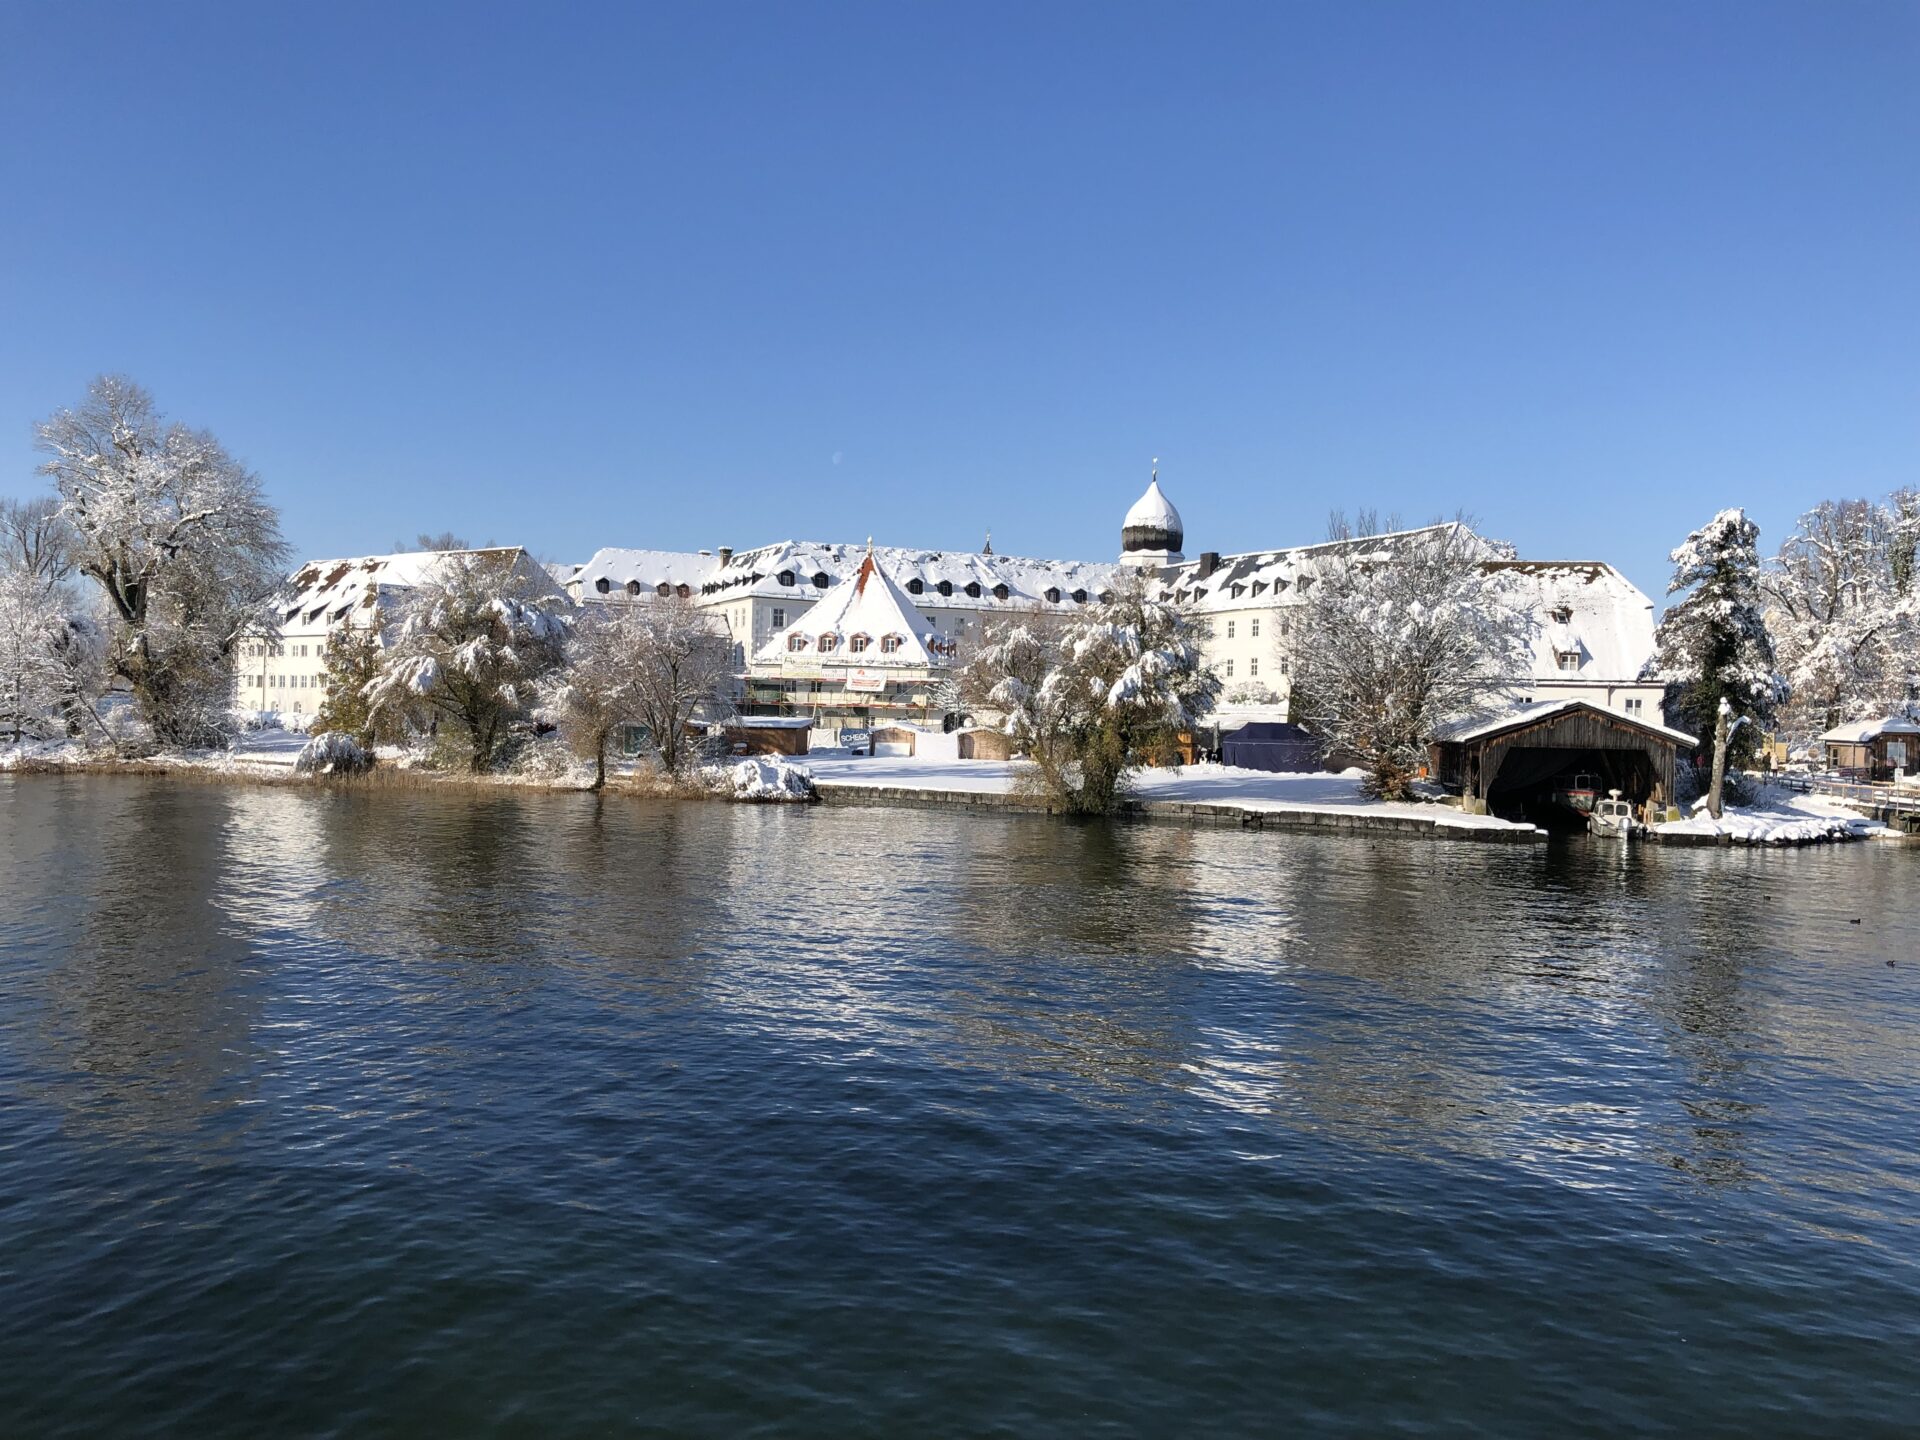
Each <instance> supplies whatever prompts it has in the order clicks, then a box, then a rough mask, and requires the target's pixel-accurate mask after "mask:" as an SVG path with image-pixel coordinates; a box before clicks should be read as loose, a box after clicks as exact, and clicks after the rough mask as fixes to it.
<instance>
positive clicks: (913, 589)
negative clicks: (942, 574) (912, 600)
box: [907, 575, 927, 595]
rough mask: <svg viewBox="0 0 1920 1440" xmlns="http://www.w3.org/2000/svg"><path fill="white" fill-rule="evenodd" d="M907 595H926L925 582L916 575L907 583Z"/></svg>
mask: <svg viewBox="0 0 1920 1440" xmlns="http://www.w3.org/2000/svg"><path fill="white" fill-rule="evenodd" d="M907 593H908V594H909V595H924V594H926V593H927V582H926V581H924V580H922V579H921V578H920V577H919V576H917V575H916V576H915V577H914V578H913V579H911V580H909V581H907Z"/></svg>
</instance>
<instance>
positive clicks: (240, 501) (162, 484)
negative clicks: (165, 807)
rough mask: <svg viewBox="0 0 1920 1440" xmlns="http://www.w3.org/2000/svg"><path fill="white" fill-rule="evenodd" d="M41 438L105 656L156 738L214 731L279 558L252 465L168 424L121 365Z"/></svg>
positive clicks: (281, 552) (214, 736)
mask: <svg viewBox="0 0 1920 1440" xmlns="http://www.w3.org/2000/svg"><path fill="white" fill-rule="evenodd" d="M37 437H38V441H37V443H38V446H39V448H40V450H41V451H43V452H44V453H45V454H46V455H47V457H48V458H47V460H46V462H45V463H44V464H43V465H42V466H41V467H40V468H41V473H43V474H45V475H48V476H50V477H51V478H52V480H53V483H54V486H55V488H56V489H57V490H58V492H59V494H60V498H61V501H62V505H61V511H60V513H61V516H62V517H63V519H64V520H65V522H66V523H67V525H68V526H69V527H70V528H71V531H72V536H73V563H74V568H75V569H76V570H77V571H78V572H79V573H80V574H82V575H86V576H88V577H90V578H91V579H93V580H94V581H95V582H97V583H98V585H99V587H100V590H101V592H102V594H103V595H104V596H105V597H106V603H107V606H108V610H109V614H110V617H111V621H112V632H111V635H110V646H109V655H110V663H111V665H112V667H113V669H114V670H115V671H116V672H117V673H118V674H119V675H120V676H121V677H122V678H123V679H125V681H126V682H127V685H128V686H129V688H130V689H131V690H132V692H133V697H134V700H135V702H136V704H137V706H138V707H139V711H140V714H141V716H142V718H143V719H145V720H146V721H147V723H148V724H149V725H150V726H151V727H152V729H153V731H154V734H155V736H156V738H158V739H159V740H161V741H162V742H164V743H171V744H206V743H210V742H213V741H216V740H218V739H220V738H222V737H223V736H224V734H225V730H226V727H227V724H228V714H227V711H228V703H229V699H230V695H231V689H232V665H231V663H230V657H231V655H232V651H233V647H234V645H235V644H236V643H237V641H238V639H239V637H240V635H241V634H242V632H244V631H246V630H248V629H249V628H254V629H258V628H260V627H261V626H262V625H263V624H264V623H265V621H264V602H265V601H266V599H267V597H268V596H270V595H271V594H272V592H273V591H274V589H275V587H276V586H277V585H278V583H279V581H280V578H281V567H282V565H283V563H284V561H285V558H286V546H285V545H284V544H283V543H282V541H281V538H280V522H279V517H278V515H277V514H276V512H275V511H274V509H273V507H272V506H271V505H269V504H268V503H267V501H266V498H265V495H264V493H263V491H262V490H261V486H260V480H259V477H258V476H256V475H255V474H253V472H252V471H250V470H248V469H247V468H246V467H245V466H243V465H241V464H240V463H239V462H238V461H236V460H235V459H233V457H232V456H230V455H229V454H227V452H226V450H225V449H224V448H222V446H221V445H220V442H219V441H218V440H216V439H215V438H214V437H213V436H212V435H210V434H209V433H207V432H206V431H204V430H190V429H188V428H187V427H186V426H184V425H177V424H175V425H168V424H164V423H163V422H162V419H161V416H160V414H159V412H158V411H156V410H155V409H154V405H153V400H152V397H150V396H149V395H148V394H147V392H146V391H145V390H142V389H141V388H140V387H139V386H138V385H135V384H134V383H133V382H132V381H130V380H126V379H123V378H121V377H118V376H106V377H103V378H101V379H99V380H96V381H94V383H93V385H92V387H91V388H90V389H89V390H88V393H87V398H86V400H85V401H84V402H83V403H82V404H81V405H80V406H79V407H78V408H77V409H73V410H63V411H61V412H59V413H58V414H57V415H55V416H53V417H52V418H51V419H50V420H48V421H46V422H45V423H44V424H42V425H41V426H39V428H38V431H37Z"/></svg>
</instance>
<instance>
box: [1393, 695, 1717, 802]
mask: <svg viewBox="0 0 1920 1440" xmlns="http://www.w3.org/2000/svg"><path fill="white" fill-rule="evenodd" d="M1694 743H1695V742H1694V739H1693V737H1692V736H1691V735H1687V734H1683V733H1682V732H1681V731H1678V730H1670V729H1668V728H1667V727H1666V726H1665V725H1655V724H1652V723H1650V722H1648V721H1645V720H1639V719H1635V718H1634V717H1632V716H1628V715H1621V714H1618V713H1616V712H1615V711H1612V710H1607V709H1603V708H1602V707H1601V706H1599V705H1596V704H1594V703H1593V702H1592V701H1590V700H1555V701H1550V702H1548V703H1545V704H1540V705H1523V706H1521V707H1520V708H1518V709H1516V710H1511V711H1508V712H1506V713H1504V714H1501V715H1495V716H1490V717H1486V718H1481V719H1475V720H1469V721H1463V722H1461V723H1459V724H1457V725H1453V726H1448V727H1444V728H1443V729H1442V730H1441V731H1440V733H1439V734H1437V735H1436V736H1435V737H1434V740H1433V743H1432V746H1431V754H1432V762H1433V771H1432V773H1433V776H1434V778H1435V779H1436V780H1437V781H1438V782H1439V783H1440V784H1441V785H1443V786H1445V787H1446V788H1447V789H1449V790H1452V791H1455V792H1456V793H1458V794H1459V796H1460V804H1461V808H1462V809H1463V810H1466V811H1468V812H1469V813H1473V814H1504V815H1510V816H1515V817H1517V816H1518V815H1519V814H1520V813H1521V812H1523V811H1525V810H1527V809H1529V808H1530V807H1531V806H1533V805H1534V804H1535V803H1536V802H1538V801H1539V800H1540V798H1541V797H1543V796H1544V795H1545V794H1547V793H1548V792H1550V791H1551V790H1552V789H1553V788H1554V787H1556V786H1558V785H1564V784H1566V783H1567V782H1568V780H1569V779H1570V778H1571V777H1575V776H1582V775H1584V776H1590V777H1592V780H1593V784H1594V787H1595V788H1596V789H1597V790H1599V791H1601V792H1605V791H1607V790H1618V791H1619V792H1620V793H1621V795H1622V797H1623V798H1625V799H1627V800H1630V801H1632V802H1633V803H1634V804H1635V805H1646V806H1647V807H1648V808H1650V809H1661V808H1664V807H1665V806H1667V805H1669V804H1671V803H1672V801H1673V772H1674V767H1675V765H1676V764H1678V763H1679V754H1680V751H1682V750H1683V749H1684V750H1692V749H1693V748H1694Z"/></svg>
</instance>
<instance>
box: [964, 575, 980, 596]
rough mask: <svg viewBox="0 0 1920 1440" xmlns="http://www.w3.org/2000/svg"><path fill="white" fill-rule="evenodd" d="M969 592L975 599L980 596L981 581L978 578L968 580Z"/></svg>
mask: <svg viewBox="0 0 1920 1440" xmlns="http://www.w3.org/2000/svg"><path fill="white" fill-rule="evenodd" d="M967 594H968V596H969V597H971V598H972V599H975V600H978V599H979V598H980V582H979V581H978V580H969V581H968V582H967Z"/></svg>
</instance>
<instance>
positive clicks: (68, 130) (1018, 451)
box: [0, 0, 1920, 593]
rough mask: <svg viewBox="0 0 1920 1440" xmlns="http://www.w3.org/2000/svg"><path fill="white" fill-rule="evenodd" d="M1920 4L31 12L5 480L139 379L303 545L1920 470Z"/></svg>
mask: <svg viewBox="0 0 1920 1440" xmlns="http://www.w3.org/2000/svg"><path fill="white" fill-rule="evenodd" d="M1916 73H1920V6H1915V5H1913V4H1911V3H1905V0H1899V3H1829V4H1814V3H1802V4H1793V5H1772V4H1765V3H1739V4H1705V3H1695V4H1687V5H1682V6H1671V5H1665V4H1661V5H1654V4H1593V5H1589V6H1584V7H1582V6H1574V5H1571V4H1564V3H1551V4H1541V3H1525V4H1511V5H1506V4H1464V3H1463V4H1448V5H1430V4H1417V5H1416V4H1404V5H1395V4H1379V5H1347V4H1326V5H1320V6H1312V7H1309V6H1305V5H1293V4H1279V3H1263V4H1258V5H1249V6H1244V7H1242V6H1231V5H1224V4H1209V5H1202V6H1172V5H1167V6H1162V7H1157V8H1146V7H1139V6H1118V5H1113V4H1100V5H1088V6H1074V5H1068V4H1056V3H1049V4H1042V5H994V4H979V3H974V4H967V5H898V4H888V5H872V6H866V5H825V4H821V5H792V4H781V5H764V6H762V5H753V4H731V3H730V4H727V5H717V6H716V5H707V6H694V5H686V6H681V7H676V8H643V7H640V6H637V5H625V4H623V5H609V6H605V7H594V6H587V5H575V6H532V5H515V6H495V5H486V4H470V5H461V6H452V5H443V6H436V7H431V8H429V7H424V6H422V7H404V6H399V5H391V4H382V5H369V6H366V7H355V6H351V5H347V4H327V5H308V6H293V5H243V4H240V3H232V4H228V5H221V6H203V5H193V4H171V3H170V4H168V5H165V6H154V5H138V6H136V5H131V4H129V5H125V6H117V7H109V6H101V5H88V4H58V5H56V4H52V3H45V4H37V5H28V4H25V3H15V4H10V5H7V6H5V7H0V493H14V494H19V493H26V492H28V491H30V490H33V489H36V488H37V487H38V485H39V484H40V482H39V481H38V479H37V477H35V476H34V475H33V473H32V471H33V466H34V463H35V457H34V454H33V452H32V448H31V427H32V424H33V422H34V421H35V420H37V419H39V418H41V417H43V416H45V415H46V414H47V413H49V412H50V411H52V410H54V409H55V408H57V407H59V406H61V405H63V404H69V403H72V402H73V401H74V400H75V399H76V398H77V397H78V396H79V395H80V393H81V392H82V390H83V389H84V387H85V385H86V383H87V381H88V379H89V378H90V377H91V376H93V375H94V374H96V373H99V372H101V371H105V370H118V371H124V372H126V373H128V374H131V375H133V376H135V377H136V378H138V379H139V380H141V381H142V382H143V383H144V384H146V385H147V386H148V387H149V388H151V389H152V390H153V391H155V393H156V395H157V396H158V398H159V400H160V402H161V403H162V405H163V406H164V407H165V408H166V409H167V410H168V411H169V412H170V413H171V414H173V415H175V416H177V417H179V418H181V419H186V420H190V421H192V422H194V423H196V424H204V425H207V426H209V427H211V428H212V429H214V430H215V431H216V432H217V433H218V434H219V435H221V436H222V437H223V438H224V439H225V440H226V441H227V443H228V444H229V446H230V447H231V448H232V449H233V450H235V451H236V452H237V453H238V454H240V455H241V456H242V457H243V458H244V459H246V460H247V461H248V462H249V463H250V464H252V465H253V466H254V467H255V468H256V469H258V470H259V471H260V472H261V474H262V475H263V476H264V477H265V479H266V481H267V483H268V485H269V487H270V489H271V491H272V493H273V495H274V497H275V499H276V500H277V501H278V502H279V503H280V505H281V506H282V508H283V512H284V519H285V527H286V530H287V533H288V536H289V538H290V539H291V540H292V541H293V543H294V545H295V546H296V548H297V549H298V550H299V551H300V552H301V553H303V554H339V553H360V552H365V551H369V550H378V549H383V548H385V547H386V546H387V545H389V544H390V543H391V542H392V541H393V540H394V539H395V538H396V537H397V536H411V535H412V534H413V533H414V532H415V531H418V530H421V529H434V530H438V529H441V528H443V527H451V528H453V529H455V530H457V531H458V532H460V533H461V534H463V535H464V536H466V537H467V538H468V539H470V540H473V541H476V542H479V541H485V540H494V541H500V542H507V541H517V542H523V543H525V544H527V545H529V546H531V547H533V548H534V549H535V550H536V551H538V552H540V553H542V554H543V555H546V556H548V557H549V558H555V559H584V558H585V557H586V555H587V554H588V553H590V552H591V551H592V550H593V549H594V548H596V547H597V546H599V545H602V544H627V545H642V546H656V547H663V548H700V547H711V546H714V545H718V544H733V545H735V546H746V545H753V544H758V543H762V542H765V541H768V540H772V539H775V538H781V537H788V536H796V537H804V538H815V539H829V540H831V539H859V538H862V537H864V536H866V535H868V534H872V535H874V536H875V537H876V538H878V539H880V540H882V541H883V542H890V543H899V544H924V545H928V546H946V547H977V546H978V545H979V543H980V539H981V536H982V533H983V531H984V530H985V529H986V528H987V527H989V526H991V527H992V530H993V536H994V543H995V547H996V548H997V549H1000V550H1002V551H1006V552H1016V553H1024V554H1041V555H1066V556H1074V557H1080V558H1100V557H1104V556H1107V555H1109V554H1112V553H1114V552H1115V551H1116V550H1117V547H1118V528H1119V520H1120V516H1121V514H1122V513H1123V512H1124V510H1125V509H1126V507H1127V505H1128V504H1129V503H1130V502H1131V501H1132V500H1133V499H1134V497H1135V495H1136V494H1137V493H1138V492H1139V490H1140V489H1141V488H1142V486H1143V484H1144V482H1145V480H1146V475H1147V467H1148V462H1149V459H1150V458H1151V457H1153V456H1156V455H1157V456H1159V457H1161V461H1162V466H1161V470H1162V477H1163V481H1164V483H1165V485H1166V488H1167V490H1168V491H1169V493H1170V494H1171V495H1172V496H1173V498H1174V500H1175V501H1176V503H1177V504H1178V505H1179V506H1180V508H1181V510H1182V512H1183V514H1184V516H1185V519H1186V523H1187V536H1188V544H1187V548H1188V551H1189V553H1195V552H1197V551H1199V550H1201V549H1220V550H1233V549H1251V548H1257V547H1262V546H1268V545H1276V544H1287V543H1295V542H1299V541H1303V540H1311V539H1316V538H1318V537H1319V536H1320V534H1321V533H1322V532H1323V530H1324V527H1325V516H1326V512H1327V510H1328V509H1329V507H1331V506H1336V505H1337V506H1343V507H1346V508H1349V509H1352V508H1356V507H1360V506H1374V507H1377V508H1378V509H1380V510H1381V511H1383V512H1388V511H1397V512H1399V513H1401V514H1403V515H1404V516H1406V517H1407V518H1408V519H1409V520H1410V521H1417V520H1424V519H1427V518H1430V517H1431V516H1432V515H1434V514H1436V513H1441V512H1446V513H1451V512H1452V511H1454V510H1455V509H1456V508H1460V507H1465V508H1466V509H1468V510H1470V511H1472V512H1473V513H1474V514H1475V515H1476V516H1477V517H1478V518H1479V519H1480V521H1481V522H1482V525H1483V528H1485V529H1486V530H1487V531H1488V532H1489V533H1493V534H1497V535H1501V536H1504V537H1507V538H1510V539H1512V540H1514V541H1516V542H1518V543H1519V544H1520V546H1521V547H1522V549H1523V551H1524V552H1525V553H1528V554H1532V555H1538V556H1547V557H1572V558H1589V557H1600V558H1607V559H1612V560H1614V561H1616V563H1619V564H1620V565H1621V566H1622V567H1623V568H1624V569H1626V570H1627V572H1628V573H1629V574H1630V575H1631V576H1632V577H1633V578H1634V579H1635V580H1637V581H1638V582H1639V583H1640V584H1641V585H1642V586H1643V587H1646V588H1648V589H1649V590H1650V591H1653V592H1654V593H1658V590H1659V589H1660V588H1661V587H1663V585H1664V581H1665V571H1666V567H1665V563H1664V558H1663V557H1664V553H1665V551H1666V550H1667V549H1668V548H1669V547H1670V546H1671V545H1672V544H1673V543H1675V542H1676V541H1677V540H1678V539H1679V538H1680V536H1681V535H1682V534H1684V532H1685V531H1686V530H1687V529H1689V528H1690V527H1692V526H1693V525H1696V524H1698V523H1699V522H1700V521H1702V520H1704V519H1705V518H1706V517H1707V516H1708V515H1710V514H1711V513H1712V512H1713V510H1715V509H1716V508H1718V507H1720V506H1723V505H1729V504H1745V505H1746V506H1747V507H1748V508H1749V510H1750V511H1751V512H1752V513H1753V514H1754V516H1755V518H1756V519H1758V520H1759V521H1760V523H1761V524H1762V526H1763V528H1764V530H1765V532H1766V533H1765V540H1766V542H1767V543H1768V544H1772V543H1777V541H1778V539H1779V538H1780V536H1781V535H1782V534H1783V533H1784V531H1785V529H1786V528H1787V527H1788V526H1789V525H1790V524H1791V521H1792V518H1793V517H1794V515H1796V514H1797V513H1798V512H1799V511H1800V510H1802V509H1804V508H1806V507H1807V506H1808V505H1810V504H1812V503H1813V502H1814V501H1816V500H1818V499H1820V498H1822V497H1826V496H1832V495H1842V494H1875V493H1880V492H1884V491H1885V490H1887V489H1890V488H1892V487H1893V486H1895V485H1897V484H1911V483H1920V463H1917V462H1920V160H1917V159H1916V157H1920V85H1916V84H1915V81H1914V76H1915V74H1916Z"/></svg>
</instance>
